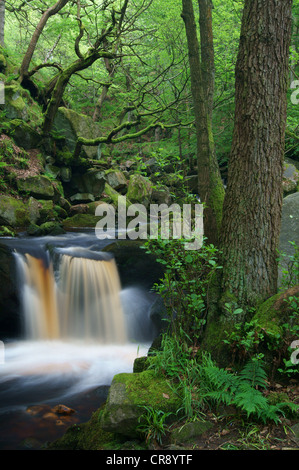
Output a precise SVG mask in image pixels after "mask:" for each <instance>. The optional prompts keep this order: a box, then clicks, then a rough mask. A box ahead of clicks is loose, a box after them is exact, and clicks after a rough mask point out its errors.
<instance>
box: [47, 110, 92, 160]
mask: <svg viewBox="0 0 299 470" xmlns="http://www.w3.org/2000/svg"><path fill="white" fill-rule="evenodd" d="M53 129H54V130H55V131H56V132H57V133H59V134H60V135H63V137H64V138H65V142H66V146H67V147H68V149H69V150H70V152H71V153H73V152H74V150H75V145H76V142H77V139H78V137H84V138H85V139H95V138H96V137H99V136H100V129H99V126H98V124H96V123H95V122H94V121H93V120H92V118H91V117H90V116H86V115H84V114H79V113H77V112H76V111H73V110H71V109H68V108H64V107H60V108H59V109H58V112H57V114H56V116H55V119H54V123H53ZM82 154H83V156H84V157H88V158H91V159H97V158H98V145H96V146H83V147H82Z"/></svg>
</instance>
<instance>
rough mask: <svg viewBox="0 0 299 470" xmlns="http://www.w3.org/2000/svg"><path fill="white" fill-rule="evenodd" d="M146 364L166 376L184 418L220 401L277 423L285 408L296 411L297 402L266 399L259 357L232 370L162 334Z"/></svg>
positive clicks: (194, 416) (264, 377) (262, 419)
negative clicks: (159, 348) (160, 340)
mask: <svg viewBox="0 0 299 470" xmlns="http://www.w3.org/2000/svg"><path fill="white" fill-rule="evenodd" d="M149 362H150V367H151V368H154V369H155V370H156V372H157V373H162V374H164V375H166V377H168V378H169V380H170V384H171V386H172V387H173V389H174V390H175V391H176V393H177V394H178V395H179V396H180V399H181V403H182V405H181V408H180V409H179V410H178V413H180V414H183V416H184V417H186V418H188V419H196V417H199V416H202V414H203V413H204V412H205V410H206V409H209V408H211V407H212V408H214V407H218V406H219V405H221V404H224V405H232V406H235V407H236V409H237V410H239V412H240V413H241V414H245V416H246V417H247V418H249V417H251V418H253V419H256V420H258V421H262V422H264V423H265V422H267V421H274V422H275V423H278V422H279V421H280V419H281V417H282V416H284V414H285V410H287V411H288V412H292V413H297V412H298V405H294V404H292V403H290V402H285V401H279V402H277V403H273V402H271V401H269V400H268V399H267V396H266V394H265V393H263V392H264V391H266V389H267V374H266V372H265V367H264V361H263V357H262V355H260V354H257V355H255V356H252V357H251V359H249V360H248V361H247V362H246V363H245V365H244V367H243V368H242V369H241V370H240V371H238V372H236V371H233V370H226V369H223V368H220V367H218V366H217V365H216V364H215V362H214V361H213V360H212V358H211V355H210V354H208V353H206V352H199V351H195V350H194V348H190V347H189V348H188V346H187V345H186V343H184V342H180V341H179V340H178V339H177V338H175V337H174V336H167V335H166V336H165V337H164V338H163V341H162V346H161V350H159V351H156V352H155V355H153V356H150V357H149Z"/></svg>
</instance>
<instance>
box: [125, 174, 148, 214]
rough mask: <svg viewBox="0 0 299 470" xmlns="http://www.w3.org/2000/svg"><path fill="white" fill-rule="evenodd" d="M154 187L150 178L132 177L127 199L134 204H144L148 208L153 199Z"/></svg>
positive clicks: (137, 175)
mask: <svg viewBox="0 0 299 470" xmlns="http://www.w3.org/2000/svg"><path fill="white" fill-rule="evenodd" d="M152 191H153V186H152V183H151V181H150V180H149V179H148V178H145V177H144V176H142V175H139V174H133V175H132V176H131V177H130V181H129V185H128V192H127V198H128V199H129V200H130V201H131V202H132V203H133V204H142V205H144V206H145V207H146V208H147V207H148V206H149V204H150V201H151V197H152Z"/></svg>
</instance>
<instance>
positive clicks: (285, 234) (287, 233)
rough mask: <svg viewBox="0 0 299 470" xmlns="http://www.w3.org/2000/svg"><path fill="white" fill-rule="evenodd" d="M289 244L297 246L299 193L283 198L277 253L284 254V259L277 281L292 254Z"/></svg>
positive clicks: (298, 235) (298, 244)
mask: <svg viewBox="0 0 299 470" xmlns="http://www.w3.org/2000/svg"><path fill="white" fill-rule="evenodd" d="M290 242H294V243H295V244H296V245H297V246H299V192H296V193H293V194H289V195H288V196H286V197H285V198H283V205H282V219H281V230H280V239H279V251H280V252H281V253H285V254H286V258H285V259H284V260H282V262H281V266H280V268H279V281H280V280H281V277H282V270H283V269H284V268H286V267H287V262H288V257H289V256H291V255H293V253H294V247H293V246H292V245H291V243H290Z"/></svg>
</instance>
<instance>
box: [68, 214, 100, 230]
mask: <svg viewBox="0 0 299 470" xmlns="http://www.w3.org/2000/svg"><path fill="white" fill-rule="evenodd" d="M98 221H99V217H96V216H94V215H92V214H75V215H73V216H72V217H67V218H66V219H65V220H63V222H62V226H63V228H64V229H65V230H71V229H74V228H75V229H77V228H95V227H96V224H97V223H98Z"/></svg>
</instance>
